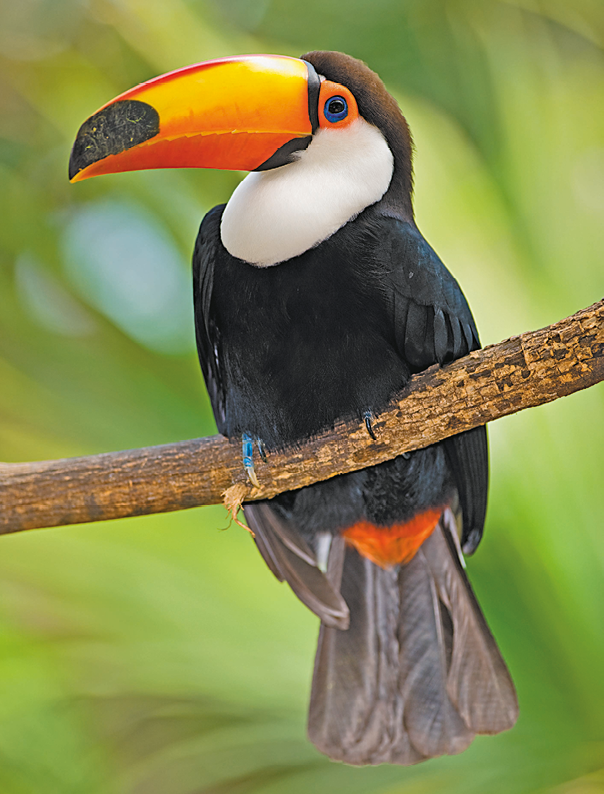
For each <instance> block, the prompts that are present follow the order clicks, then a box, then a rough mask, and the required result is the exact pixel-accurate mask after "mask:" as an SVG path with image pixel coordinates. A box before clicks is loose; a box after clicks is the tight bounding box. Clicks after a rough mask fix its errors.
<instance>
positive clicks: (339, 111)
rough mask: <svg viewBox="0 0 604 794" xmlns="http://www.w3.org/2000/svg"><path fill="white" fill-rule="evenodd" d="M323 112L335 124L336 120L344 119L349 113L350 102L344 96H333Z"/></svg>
mask: <svg viewBox="0 0 604 794" xmlns="http://www.w3.org/2000/svg"><path fill="white" fill-rule="evenodd" d="M323 112H324V113H325V118H326V119H327V121H331V123H332V124H335V123H336V121H342V119H345V118H346V116H347V115H348V102H346V100H345V99H344V97H343V96H332V97H330V98H329V99H328V100H327V102H326V103H325V108H324V111H323Z"/></svg>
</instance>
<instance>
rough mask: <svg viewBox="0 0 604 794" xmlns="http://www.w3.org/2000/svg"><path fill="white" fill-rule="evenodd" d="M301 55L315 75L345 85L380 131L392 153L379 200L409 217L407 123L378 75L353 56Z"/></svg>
mask: <svg viewBox="0 0 604 794" xmlns="http://www.w3.org/2000/svg"><path fill="white" fill-rule="evenodd" d="M301 57H302V59H303V60H305V61H308V62H309V63H311V64H312V65H313V66H314V68H315V69H316V71H317V72H318V74H320V75H322V76H323V77H325V78H327V79H328V80H333V82H335V83H340V84H341V85H344V86H346V88H348V89H349V90H350V91H351V92H352V93H353V95H354V98H355V99H356V101H357V105H358V107H359V113H360V114H361V116H362V117H363V118H364V119H365V121H368V122H369V123H370V124H373V125H374V126H376V127H377V128H378V129H379V130H380V132H381V133H382V135H383V136H384V138H385V139H386V141H387V143H388V146H389V147H390V150H391V152H392V154H393V156H394V174H393V175H392V182H391V183H390V187H389V188H388V190H387V192H386V194H385V195H384V197H383V198H382V199H381V202H382V203H383V205H384V209H386V210H387V211H389V212H393V213H395V214H397V215H402V216H404V217H406V218H407V219H409V220H411V219H412V218H413V208H412V203H411V193H412V191H413V169H412V161H411V158H412V151H413V144H412V141H411V133H410V132H409V126H408V125H407V122H406V120H405V117H404V116H403V114H402V113H401V111H400V108H399V106H398V104H397V103H396V100H395V99H394V97H392V96H391V95H390V94H389V93H388V91H386V87H385V86H384V83H383V82H382V81H381V80H380V78H379V77H378V75H377V74H376V73H375V72H373V71H372V70H371V69H370V68H369V67H368V66H367V65H366V64H365V63H363V61H359V60H357V58H352V57H351V56H350V55H345V54H344V53H343V52H327V51H316V52H307V53H306V54H305V55H302V56H301Z"/></svg>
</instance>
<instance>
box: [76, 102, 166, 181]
mask: <svg viewBox="0 0 604 794" xmlns="http://www.w3.org/2000/svg"><path fill="white" fill-rule="evenodd" d="M158 132H159V114H158V112H157V111H156V110H155V108H154V107H152V106H151V105H148V104H147V103H146V102H139V101H137V100H135V99H124V100H122V101H120V102H114V103H113V104H112V105H109V106H108V107H106V108H104V109H103V110H100V111H99V112H98V113H95V114H94V116H91V117H90V118H89V119H87V120H86V121H85V122H84V123H83V124H82V126H81V127H80V129H79V131H78V134H77V137H76V139H75V143H74V144H73V149H72V150H71V157H70V158H69V179H73V178H74V176H76V175H77V174H79V173H80V171H83V170H84V168H87V167H88V166H89V165H92V164H93V163H96V162H98V161H99V160H103V159H104V158H105V157H108V156H109V155H110V154H120V152H124V151H126V149H131V148H132V147H133V146H137V145H138V144H139V143H143V142H144V141H148V140H149V139H150V138H153V137H155V136H156V135H157V134H158Z"/></svg>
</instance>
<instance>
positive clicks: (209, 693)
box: [0, 0, 604, 794]
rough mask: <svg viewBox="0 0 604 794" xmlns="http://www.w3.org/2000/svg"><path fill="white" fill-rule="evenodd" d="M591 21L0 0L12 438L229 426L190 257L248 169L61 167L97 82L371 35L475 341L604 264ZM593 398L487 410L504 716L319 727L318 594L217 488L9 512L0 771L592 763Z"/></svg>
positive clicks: (548, 6) (484, 584) (1, 414)
mask: <svg viewBox="0 0 604 794" xmlns="http://www.w3.org/2000/svg"><path fill="white" fill-rule="evenodd" d="M603 41H604V6H603V4H602V2H601V0H573V2H572V3H571V2H569V1H568V0H509V1H508V2H503V1H502V2H495V1H494V0H488V1H487V2H478V1H476V0H373V2H371V3H369V2H366V1H365V0H349V2H343V1H342V0H306V2H304V3H295V2H293V1H292V0H215V2H213V1H212V0H144V1H143V0H19V2H15V0H2V3H1V5H0V69H1V72H0V460H4V461H25V460H35V459H41V458H51V457H62V456H69V455H81V454H94V453H97V452H104V451H109V450H115V449H123V448H129V447H138V446H144V445H149V444H160V443H164V442H170V441H177V440H179V439H185V438H190V437H195V436H201V435H207V434H211V433H213V432H215V429H214V425H213V421H212V418H211V414H210V411H209V406H208V401H207V397H206V395H205V391H204V388H203V384H202V381H201V376H200V374H199V372H198V365H197V362H196V357H195V352H194V348H193V334H192V317H191V314H192V313H191V299H190V286H189V281H190V276H189V260H190V255H191V251H192V246H193V241H194V238H195V234H196V231H197V227H198V224H199V221H200V218H201V217H202V215H203V213H204V212H205V211H206V210H207V209H209V208H210V207H211V206H213V205H214V204H216V203H218V202H221V201H224V200H226V198H227V197H228V196H229V194H230V192H231V191H232V189H233V187H234V186H235V185H236V183H237V181H238V179H239V178H240V177H239V175H238V174H235V173H220V172H211V171H207V172H204V171H180V172H179V171H175V172H170V171H155V172H148V173H135V174H129V175H118V176H111V177H104V178H102V179H98V180H91V181H90V182H85V183H82V184H78V185H75V186H71V185H69V184H68V182H67V161H68V156H69V149H70V145H71V142H72V140H73V138H74V136H75V133H76V131H77V129H78V127H79V125H80V123H81V122H82V121H83V120H84V119H85V118H87V117H88V116H89V115H90V114H91V113H93V112H94V111H95V110H96V109H97V108H98V107H99V106H100V105H102V104H103V103H105V102H106V101H107V100H109V99H111V98H112V97H114V96H115V95H116V94H118V93H120V92H121V91H124V90H126V89H127V88H129V87H131V86H133V85H134V84H135V83H137V82H139V81H142V80H145V79H148V78H150V77H152V76H154V75H156V74H159V73H161V72H164V71H168V70H172V69H175V68H177V67H180V66H184V65H186V64H189V63H193V62H196V61H201V60H205V59H208V58H214V57H218V56H223V55H231V54H236V53H243V52H276V53H284V54H291V55H299V54H300V53H302V52H304V51H306V50H309V49H341V50H344V51H346V52H348V53H350V54H352V55H355V56H357V57H360V58H363V59H364V60H366V61H367V62H368V63H369V64H370V66H372V67H373V68H374V69H375V70H377V71H378V72H379V73H380V75H381V76H382V77H383V78H384V79H385V81H386V83H387V85H388V86H389V88H390V89H391V90H392V91H393V93H395V95H396V96H397V98H398V99H399V101H400V104H401V107H402V109H403V112H404V113H405V115H406V116H407V118H408V120H409V122H410V125H411V128H412V130H413V133H414V137H415V143H416V149H417V156H416V184H417V189H416V208H417V217H418V224H419V226H420V228H421V229H422V231H423V232H424V234H425V235H426V237H427V238H428V240H430V242H431V243H432V245H433V246H434V247H435V248H436V250H437V251H438V252H439V253H440V255H441V256H442V258H443V259H444V261H445V262H446V263H447V264H448V266H449V267H450V268H451V270H452V271H453V273H454V274H455V275H456V276H457V278H458V279H459V280H460V281H461V283H462V285H463V288H464V290H465V292H466V295H467V296H468V298H469V301H470V304H471V305H472V307H473V311H474V314H475V316H476V319H477V322H478V326H479V328H480V329H481V333H482V338H483V342H485V343H491V342H497V341H499V340H501V339H503V338H505V337H507V336H510V335H512V334H516V333H519V332H522V331H525V330H530V329H534V328H537V327H540V326H542V325H546V324H548V323H550V322H553V321H555V320H557V319H560V318H562V317H563V316H566V315H568V314H571V313H572V312H574V311H576V310H577V309H579V308H582V307H584V306H587V305H589V304H591V303H593V302H594V301H596V300H598V299H599V298H600V297H601V296H602V294H603V292H604V290H603V286H604V276H603V269H602V250H603V249H604V107H603V98H604V58H603V53H602V44H603ZM603 398H604V391H603V389H602V387H601V386H600V387H596V388H593V389H590V390H588V391H587V392H583V393H580V394H576V395H574V396H573V397H571V398H567V399H564V400H560V401H557V402H556V403H554V404H552V405H549V406H544V407H542V408H538V409H534V410H531V411H526V412H524V413H522V414H520V415H518V416H515V417H510V418H508V419H504V420H501V421H499V422H497V423H496V424H494V425H493V426H492V427H491V456H492V488H491V501H490V509H489V513H488V519H487V527H486V535H485V540H484V542H483V544H482V546H481V547H480V549H479V552H478V554H477V555H476V557H475V558H474V559H472V560H471V561H470V562H469V573H470V577H471V579H472V581H473V583H474V585H475V587H476V590H477V592H478V595H479V598H480V601H481V603H482V605H483V607H484V610H485V612H486V614H487V616H488V619H489V622H490V624H491V626H492V628H493V631H494V633H495V635H496V636H497V638H498V640H499V643H500V645H501V648H502V650H503V652H504V655H505V657H506V659H507V661H508V663H509V666H510V668H511V670H512V673H513V676H514V678H515V681H516V684H517V687H518V693H519V698H520V705H521V716H520V719H519V721H518V725H517V727H516V728H515V729H514V730H513V731H511V732H509V733H506V734H503V735H500V736H497V737H480V738H478V739H477V740H476V741H475V743H474V744H473V745H472V747H471V748H470V749H469V750H468V751H467V752H466V753H464V754H463V755H461V756H458V757H454V758H444V759H438V760H435V761H431V762H428V763H426V764H422V765H420V766H418V767H413V768H408V769H403V768H396V767H380V768H364V769H354V768H351V767H345V766H342V765H340V764H334V763H331V762H330V761H328V760H327V759H326V758H324V757H323V756H321V755H320V754H319V753H317V752H316V751H315V750H314V748H313V747H312V746H311V745H310V744H309V743H308V742H307V740H306V738H305V719H306V705H307V701H308V695H309V687H310V678H311V671H312V660H313V655H314V649H315V641H316V634H317V629H318V625H317V620H316V619H315V618H314V616H312V615H311V614H310V613H309V612H308V611H307V610H306V609H305V608H304V607H303V606H302V605H301V604H300V603H298V602H297V601H296V599H295V598H294V597H293V596H292V594H291V593H290V592H289V590H288V589H287V588H286V587H285V586H281V585H279V584H278V583H277V582H276V581H275V580H274V579H273V577H272V575H271V574H270V573H269V571H268V570H267V569H266V568H265V566H264V564H263V563H262V561H261V559H260V557H259V555H258V554H257V552H256V550H255V549H254V548H253V544H252V542H251V540H250V538H249V536H248V535H247V533H245V532H244V531H243V530H241V529H240V528H238V527H237V526H235V525H232V526H231V527H230V528H229V530H228V532H224V531H221V530H223V529H225V528H226V527H227V524H228V521H227V518H226V515H225V513H224V511H223V510H222V509H219V508H203V509H197V510H191V511H187V512H182V513H178V514H173V515H166V516H156V517H149V518H139V519H132V520H123V521H119V522H113V523H105V524H96V525H88V526H80V527H69V528H64V529H52V530H48V529H47V530H41V531H36V532H27V533H24V534H22V535H19V536H13V537H4V538H1V539H0V548H1V554H0V794H202V793H204V794H210V793H211V794H228V793H231V792H232V793H233V794H245V793H247V792H254V794H255V793H256V792H263V793H264V792H266V793H267V794H268V792H271V793H272V792H274V793H275V794H277V792H287V793H288V794H289V792H292V793H295V794H298V793H299V794H306V793H307V792H340V791H342V792H352V793H353V794H355V793H356V792H359V794H360V793H361V792H384V794H398V793H399V792H400V793H401V794H402V793H403V792H404V793H405V794H428V793H429V792H447V793H448V792H460V793H461V792H464V793H465V792H469V793H470V794H471V793H472V792H477V793H480V794H485V793H487V794H491V793H492V792H494V793H495V794H497V793H498V792H504V793H505V794H508V792H509V793H512V792H514V793H516V792H542V793H543V794H545V792H548V793H551V794H594V792H601V791H604V587H603V582H604V532H603V531H602V518H601V514H602V496H603V474H604V471H603V469H604V467H603V464H602V457H603V450H604V411H603V407H604V406H603V402H604V399H603ZM0 509H1V508H0Z"/></svg>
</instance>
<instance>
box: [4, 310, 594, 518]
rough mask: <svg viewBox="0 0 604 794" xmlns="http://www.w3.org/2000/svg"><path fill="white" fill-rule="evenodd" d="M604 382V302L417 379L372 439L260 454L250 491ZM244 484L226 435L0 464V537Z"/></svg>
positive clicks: (345, 436)
mask: <svg viewBox="0 0 604 794" xmlns="http://www.w3.org/2000/svg"><path fill="white" fill-rule="evenodd" d="M603 379H604V300H603V301H600V302H599V303H596V304H594V306H591V307H589V308H587V309H584V310H582V311H580V312H577V314H575V315H573V316H571V317H569V318H567V319H565V320H561V321H560V322H558V323H555V324H554V325H551V326H549V327H547V328H543V329H541V330H539V331H534V332H532V333H525V334H521V335H520V336H516V337H512V338H511V339H508V340H506V341H504V342H501V343H500V344H497V345H491V346H489V347H486V348H484V350H480V351H477V352H474V353H471V354H470V355H469V356H466V357H465V358H463V359H460V360H458V361H455V362H453V363H452V364H450V365H448V366H446V367H443V368H439V367H432V368H431V369H429V370H427V371H426V372H423V373H422V374H420V375H417V376H415V377H413V378H412V380H411V382H410V383H409V385H408V387H407V388H406V389H405V390H404V392H402V393H401V394H400V395H399V397H398V398H397V399H396V400H395V401H394V402H393V403H392V406H391V407H390V408H389V409H388V410H387V411H385V412H383V413H382V414H381V415H380V416H379V417H377V418H376V420H375V422H374V430H375V433H376V436H377V440H376V441H373V440H372V439H371V438H370V437H369V435H368V433H367V431H366V429H365V427H364V425H363V424H361V423H359V422H358V421H352V422H346V423H342V424H339V425H338V426H337V427H335V428H334V429H333V430H330V431H328V432H326V433H323V434H322V435H321V436H319V437H317V438H315V439H313V440H311V441H309V442H307V443H305V444H303V445H301V446H300V447H299V448H296V449H288V450H286V451H283V452H275V453H271V454H270V455H269V456H268V459H267V461H266V462H262V461H261V460H260V459H259V458H257V459H256V460H255V466H256V473H257V476H258V479H259V481H260V486H261V487H260V489H252V487H251V486H248V491H247V495H246V499H262V498H266V497H270V496H275V495H276V494H278V493H280V492H282V491H287V490H290V489H293V488H300V487H301V486H304V485H310V484H311V483H313V482H316V481H318V480H324V479H327V478H329V477H332V476H334V475H335V474H340V473H344V472H349V471H353V470H355V469H361V468H364V467H366V466H370V465H373V464H376V463H381V462H382V461H384V460H388V459H389V458H393V457H395V456H396V455H400V454H401V453H403V452H410V451H412V450H414V449H419V448H421V447H425V446H428V445H429V444H433V443H435V442H437V441H440V440H442V439H443V438H446V437H447V436H450V435H453V434H455V433H459V432H461V431H463V430H469V429H470V428H472V427H476V426H477V425H483V424H485V423H486V422H491V421H493V420H494V419H498V418H499V417H502V416H507V415H508V414H512V413H515V412H517V411H521V410H523V409H525V408H530V407H532V406H536V405H541V404H542V403H546V402H550V401H552V400H556V399H557V398H559V397H564V396H566V395H568V394H572V393H573V392H575V391H578V390H580V389H584V388H587V387H588V386H593V385H594V384H595V383H598V382H599V381H601V380H603ZM237 483H243V484H245V483H246V475H245V472H244V470H243V466H242V462H241V445H240V444H239V443H236V442H232V441H227V440H226V439H224V438H223V437H221V436H213V437H211V438H202V439H194V440H191V441H183V442H179V443H175V444H166V445H163V446H158V447H146V448H143V449H135V450H128V451H125V452H112V453H107V454H102V455H92V456H89V457H82V458H67V459H63V460H51V461H43V462H38V463H8V464H0V534H1V533H8V532H18V531H20V530H24V529H33V528H35V527H50V526H59V525H63V524H74V523H83V522H89V521H100V520H106V519H111V518H122V517H125V516H136V515H144V514H148V513H162V512H169V511H171V510H182V509H185V508H189V507H195V506H197V505H207V504H216V503H220V502H222V501H223V498H224V493H225V491H226V490H227V489H229V488H230V487H231V486H233V485H234V484H237ZM242 491H243V489H242ZM243 493H245V491H243Z"/></svg>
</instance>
